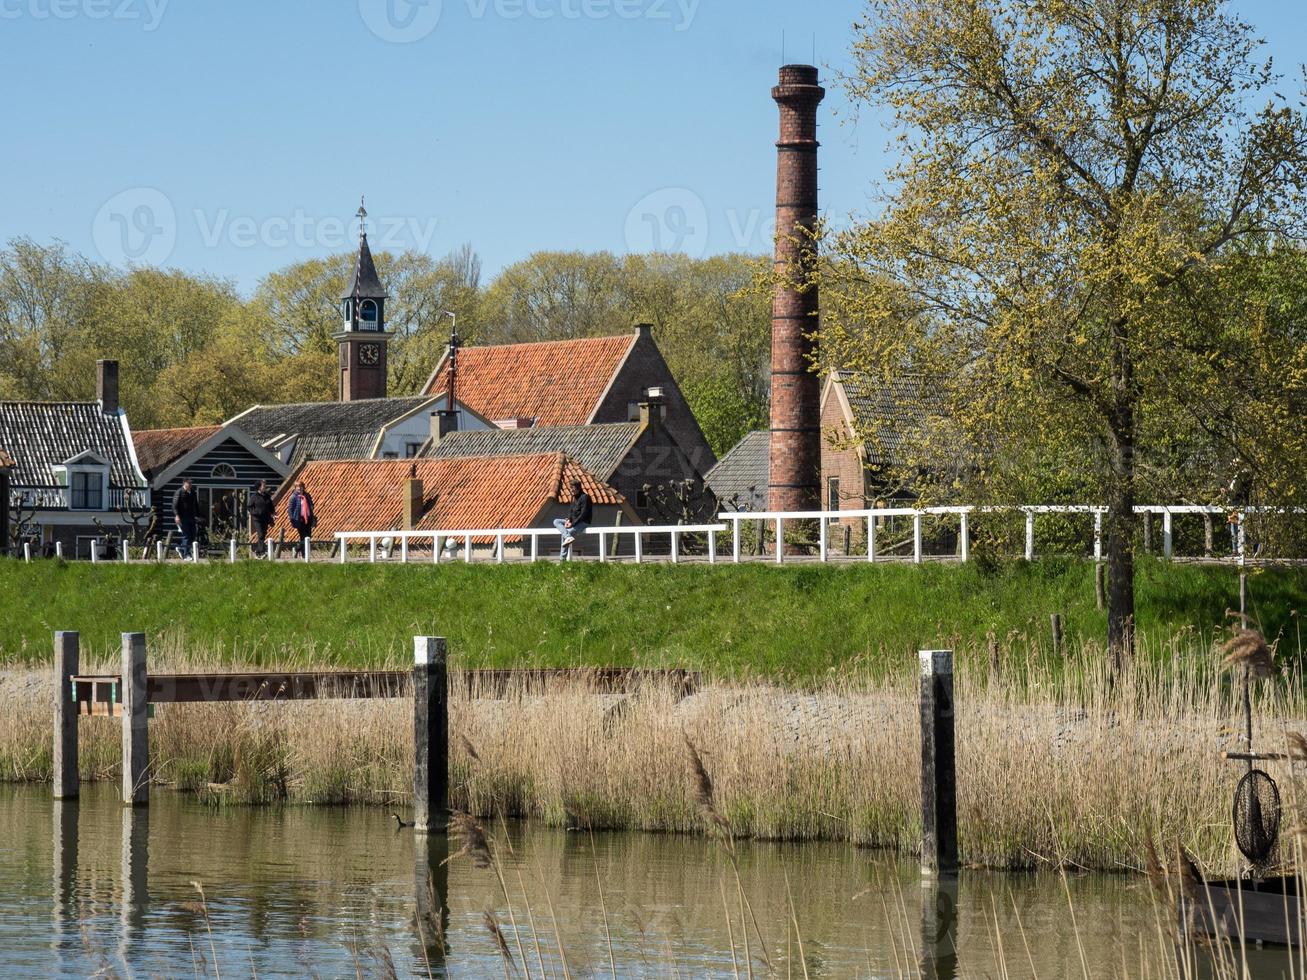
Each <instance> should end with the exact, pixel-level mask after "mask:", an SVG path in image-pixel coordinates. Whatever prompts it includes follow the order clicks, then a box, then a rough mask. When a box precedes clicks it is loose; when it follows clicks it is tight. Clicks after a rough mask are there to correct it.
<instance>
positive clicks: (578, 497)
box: [554, 480, 594, 561]
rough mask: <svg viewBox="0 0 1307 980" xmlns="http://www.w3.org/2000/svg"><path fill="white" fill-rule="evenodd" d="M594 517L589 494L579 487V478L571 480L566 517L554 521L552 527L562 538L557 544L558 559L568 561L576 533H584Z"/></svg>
mask: <svg viewBox="0 0 1307 980" xmlns="http://www.w3.org/2000/svg"><path fill="white" fill-rule="evenodd" d="M593 517H594V503H593V502H592V501H591V500H590V495H589V494H588V493H586V492H585V490H583V489H582V488H581V481H580V480H573V481H572V506H571V509H569V510H568V512H567V516H566V517H560V518H558V519H557V520H556V521H554V527H555V528H556V529H557V531H558V533H559V535H560V536H561V538H562V542H561V543H560V544H559V546H558V560H559V561H568V560H570V559H571V557H572V545H573V544H575V543H576V537H577V535H578V534H585V529H586V528H587V527H589V526H590V521H591V520H592V519H593Z"/></svg>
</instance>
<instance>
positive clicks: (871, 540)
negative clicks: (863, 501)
mask: <svg viewBox="0 0 1307 980" xmlns="http://www.w3.org/2000/svg"><path fill="white" fill-rule="evenodd" d="M875 560H876V515H875V514H868V515H867V561H869V562H870V561H875Z"/></svg>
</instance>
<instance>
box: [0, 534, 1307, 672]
mask: <svg viewBox="0 0 1307 980" xmlns="http://www.w3.org/2000/svg"><path fill="white" fill-rule="evenodd" d="M1137 587H1138V626H1139V630H1140V632H1141V633H1142V634H1146V635H1149V636H1152V637H1159V638H1160V637H1169V636H1174V635H1176V634H1177V633H1180V632H1190V635H1191V636H1192V632H1194V631H1196V633H1197V634H1198V635H1197V637H1195V638H1196V639H1199V640H1200V641H1201V640H1202V639H1203V637H1204V636H1205V635H1206V636H1210V635H1214V633H1215V631H1217V630H1218V629H1220V628H1221V627H1222V624H1224V623H1226V622H1228V620H1227V617H1226V612H1227V610H1228V609H1229V608H1230V607H1231V606H1235V605H1237V596H1238V583H1237V576H1236V573H1235V571H1234V570H1232V569H1231V568H1228V567H1226V568H1222V567H1212V566H1198V565H1181V564H1165V563H1163V562H1161V561H1154V560H1146V561H1143V562H1142V563H1141V565H1140V567H1139V573H1138V578H1137ZM1250 595H1251V600H1252V605H1251V609H1252V612H1253V613H1254V615H1255V616H1256V617H1257V619H1258V620H1259V621H1260V622H1261V624H1262V625H1263V626H1264V628H1265V629H1266V631H1267V634H1268V636H1270V637H1272V638H1274V636H1275V635H1276V634H1277V633H1280V632H1283V633H1284V635H1285V638H1286V642H1285V643H1284V644H1283V648H1284V650H1286V651H1287V650H1297V649H1298V648H1299V645H1300V638H1299V637H1298V635H1297V632H1298V624H1297V617H1296V612H1295V610H1297V609H1299V608H1302V607H1303V605H1304V603H1307V570H1302V569H1267V570H1261V571H1257V572H1254V573H1252V575H1251V577H1250ZM1054 612H1056V613H1060V614H1061V615H1062V617H1063V620H1064V623H1065V631H1066V636H1067V640H1068V643H1074V642H1077V641H1094V640H1098V639H1099V638H1101V637H1102V636H1103V634H1104V631H1105V628H1106V626H1105V618H1104V614H1103V613H1101V612H1099V611H1097V610H1096V609H1095V608H1094V590H1093V569H1092V566H1091V565H1089V564H1088V563H1084V562H1073V561H1056V560H1046V561H1040V562H1036V563H1033V564H1027V563H1024V562H1015V563H1010V564H1005V565H1002V566H1000V567H998V568H989V569H985V568H982V567H981V566H979V565H976V564H972V565H966V566H955V565H934V564H931V565H925V566H921V567H912V566H905V565H875V566H865V565H859V566H847V565H846V566H839V567H836V566H828V567H818V566H812V565H807V566H797V567H789V568H775V567H770V566H760V565H745V566H738V567H737V566H718V567H715V568H710V567H707V566H675V567H673V566H669V565H642V566H638V567H637V566H632V565H597V564H580V563H578V564H572V565H565V566H560V565H557V564H545V563H542V564H538V565H506V566H493V565H472V566H464V565H458V564H450V565H442V566H440V567H429V566H412V565H410V566H397V565H364V564H359V565H348V566H339V565H329V564H321V565H313V566H304V565H302V564H295V563H293V562H287V563H283V564H276V565H266V564H263V563H259V562H245V563H241V564H238V565H234V566H230V565H226V564H213V565H201V566H182V565H162V566H157V565H139V566H132V567H126V568H125V567H122V566H118V565H111V564H102V565H99V566H92V565H89V564H85V563H68V564H65V563H62V562H54V561H47V562H35V563H32V564H23V563H21V562H16V561H0V623H2V624H3V628H2V629H0V665H4V664H23V663H33V662H39V661H43V660H46V659H47V658H48V657H49V651H50V646H51V633H52V632H53V631H54V630H59V629H67V630H77V631H80V632H81V634H82V637H83V648H84V650H85V651H86V652H87V654H88V655H89V656H91V657H94V656H97V655H102V654H103V655H108V654H111V653H112V652H113V651H114V650H115V649H116V647H117V644H118V635H119V634H120V633H121V632H123V631H134V630H143V631H145V632H147V633H149V634H151V635H154V636H161V635H165V634H166V635H170V636H173V637H180V638H183V640H184V643H185V645H186V646H187V647H189V648H191V649H193V650H195V651H196V652H197V653H203V654H205V655H207V656H216V657H218V658H223V657H226V656H232V657H238V658H239V659H240V660H241V661H242V662H246V663H249V662H253V663H262V662H273V661H277V662H282V663H285V662H287V661H311V662H313V663H314V664H319V665H328V664H337V665H360V666H362V665H370V664H379V663H382V662H391V663H394V662H396V661H397V660H399V661H402V660H403V658H405V657H407V655H408V654H407V649H408V643H409V639H408V638H409V637H411V636H412V635H414V634H438V635H443V636H447V637H449V639H450V642H451V648H452V652H453V653H454V654H455V656H456V657H457V658H458V659H459V660H460V661H461V662H462V663H463V664H465V665H467V666H478V667H479V666H521V665H537V666H551V665H564V666H566V665H575V664H586V665H617V666H620V665H645V666H658V665H666V666H671V665H675V666H688V667H694V668H700V669H703V670H705V671H707V672H709V673H710V674H712V675H715V676H725V675H731V676H764V677H771V678H776V679H783V680H790V681H803V680H810V679H814V678H817V677H820V676H823V675H825V674H826V673H827V672H828V671H830V670H831V669H832V668H834V669H837V670H841V669H847V668H849V667H855V668H856V667H858V666H865V667H867V668H870V669H871V670H872V671H874V672H879V671H880V670H881V669H882V668H889V667H891V665H897V666H899V667H900V668H901V666H902V664H903V662H904V658H908V657H911V656H912V654H913V651H915V650H917V649H919V648H921V647H930V646H940V645H948V646H953V647H955V648H957V649H959V650H960V651H967V650H977V651H979V650H983V648H984V643H985V637H986V635H987V634H988V633H990V632H993V633H995V634H996V635H997V636H998V637H999V638H1000V641H1001V642H1002V643H1003V644H1004V646H1005V648H1007V649H1011V650H1013V651H1022V650H1023V649H1024V650H1026V651H1028V652H1029V654H1030V655H1031V656H1032V657H1035V656H1038V655H1039V654H1040V653H1041V651H1045V650H1046V648H1047V647H1048V646H1049V639H1048V633H1049V615H1050V614H1051V613H1054Z"/></svg>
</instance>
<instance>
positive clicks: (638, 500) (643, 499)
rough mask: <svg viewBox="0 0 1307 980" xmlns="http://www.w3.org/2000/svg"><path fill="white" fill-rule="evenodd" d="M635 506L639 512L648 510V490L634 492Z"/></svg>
mask: <svg viewBox="0 0 1307 980" xmlns="http://www.w3.org/2000/svg"><path fill="white" fill-rule="evenodd" d="M635 506H636V507H638V508H639V509H640V510H647V509H648V507H649V491H648V490H637V491H635Z"/></svg>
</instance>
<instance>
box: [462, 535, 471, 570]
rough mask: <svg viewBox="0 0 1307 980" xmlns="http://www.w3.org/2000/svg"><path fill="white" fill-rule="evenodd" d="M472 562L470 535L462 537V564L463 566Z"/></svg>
mask: <svg viewBox="0 0 1307 980" xmlns="http://www.w3.org/2000/svg"><path fill="white" fill-rule="evenodd" d="M471 562H472V535H470V534H465V535H463V563H464V564H465V565H467V564H471Z"/></svg>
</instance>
